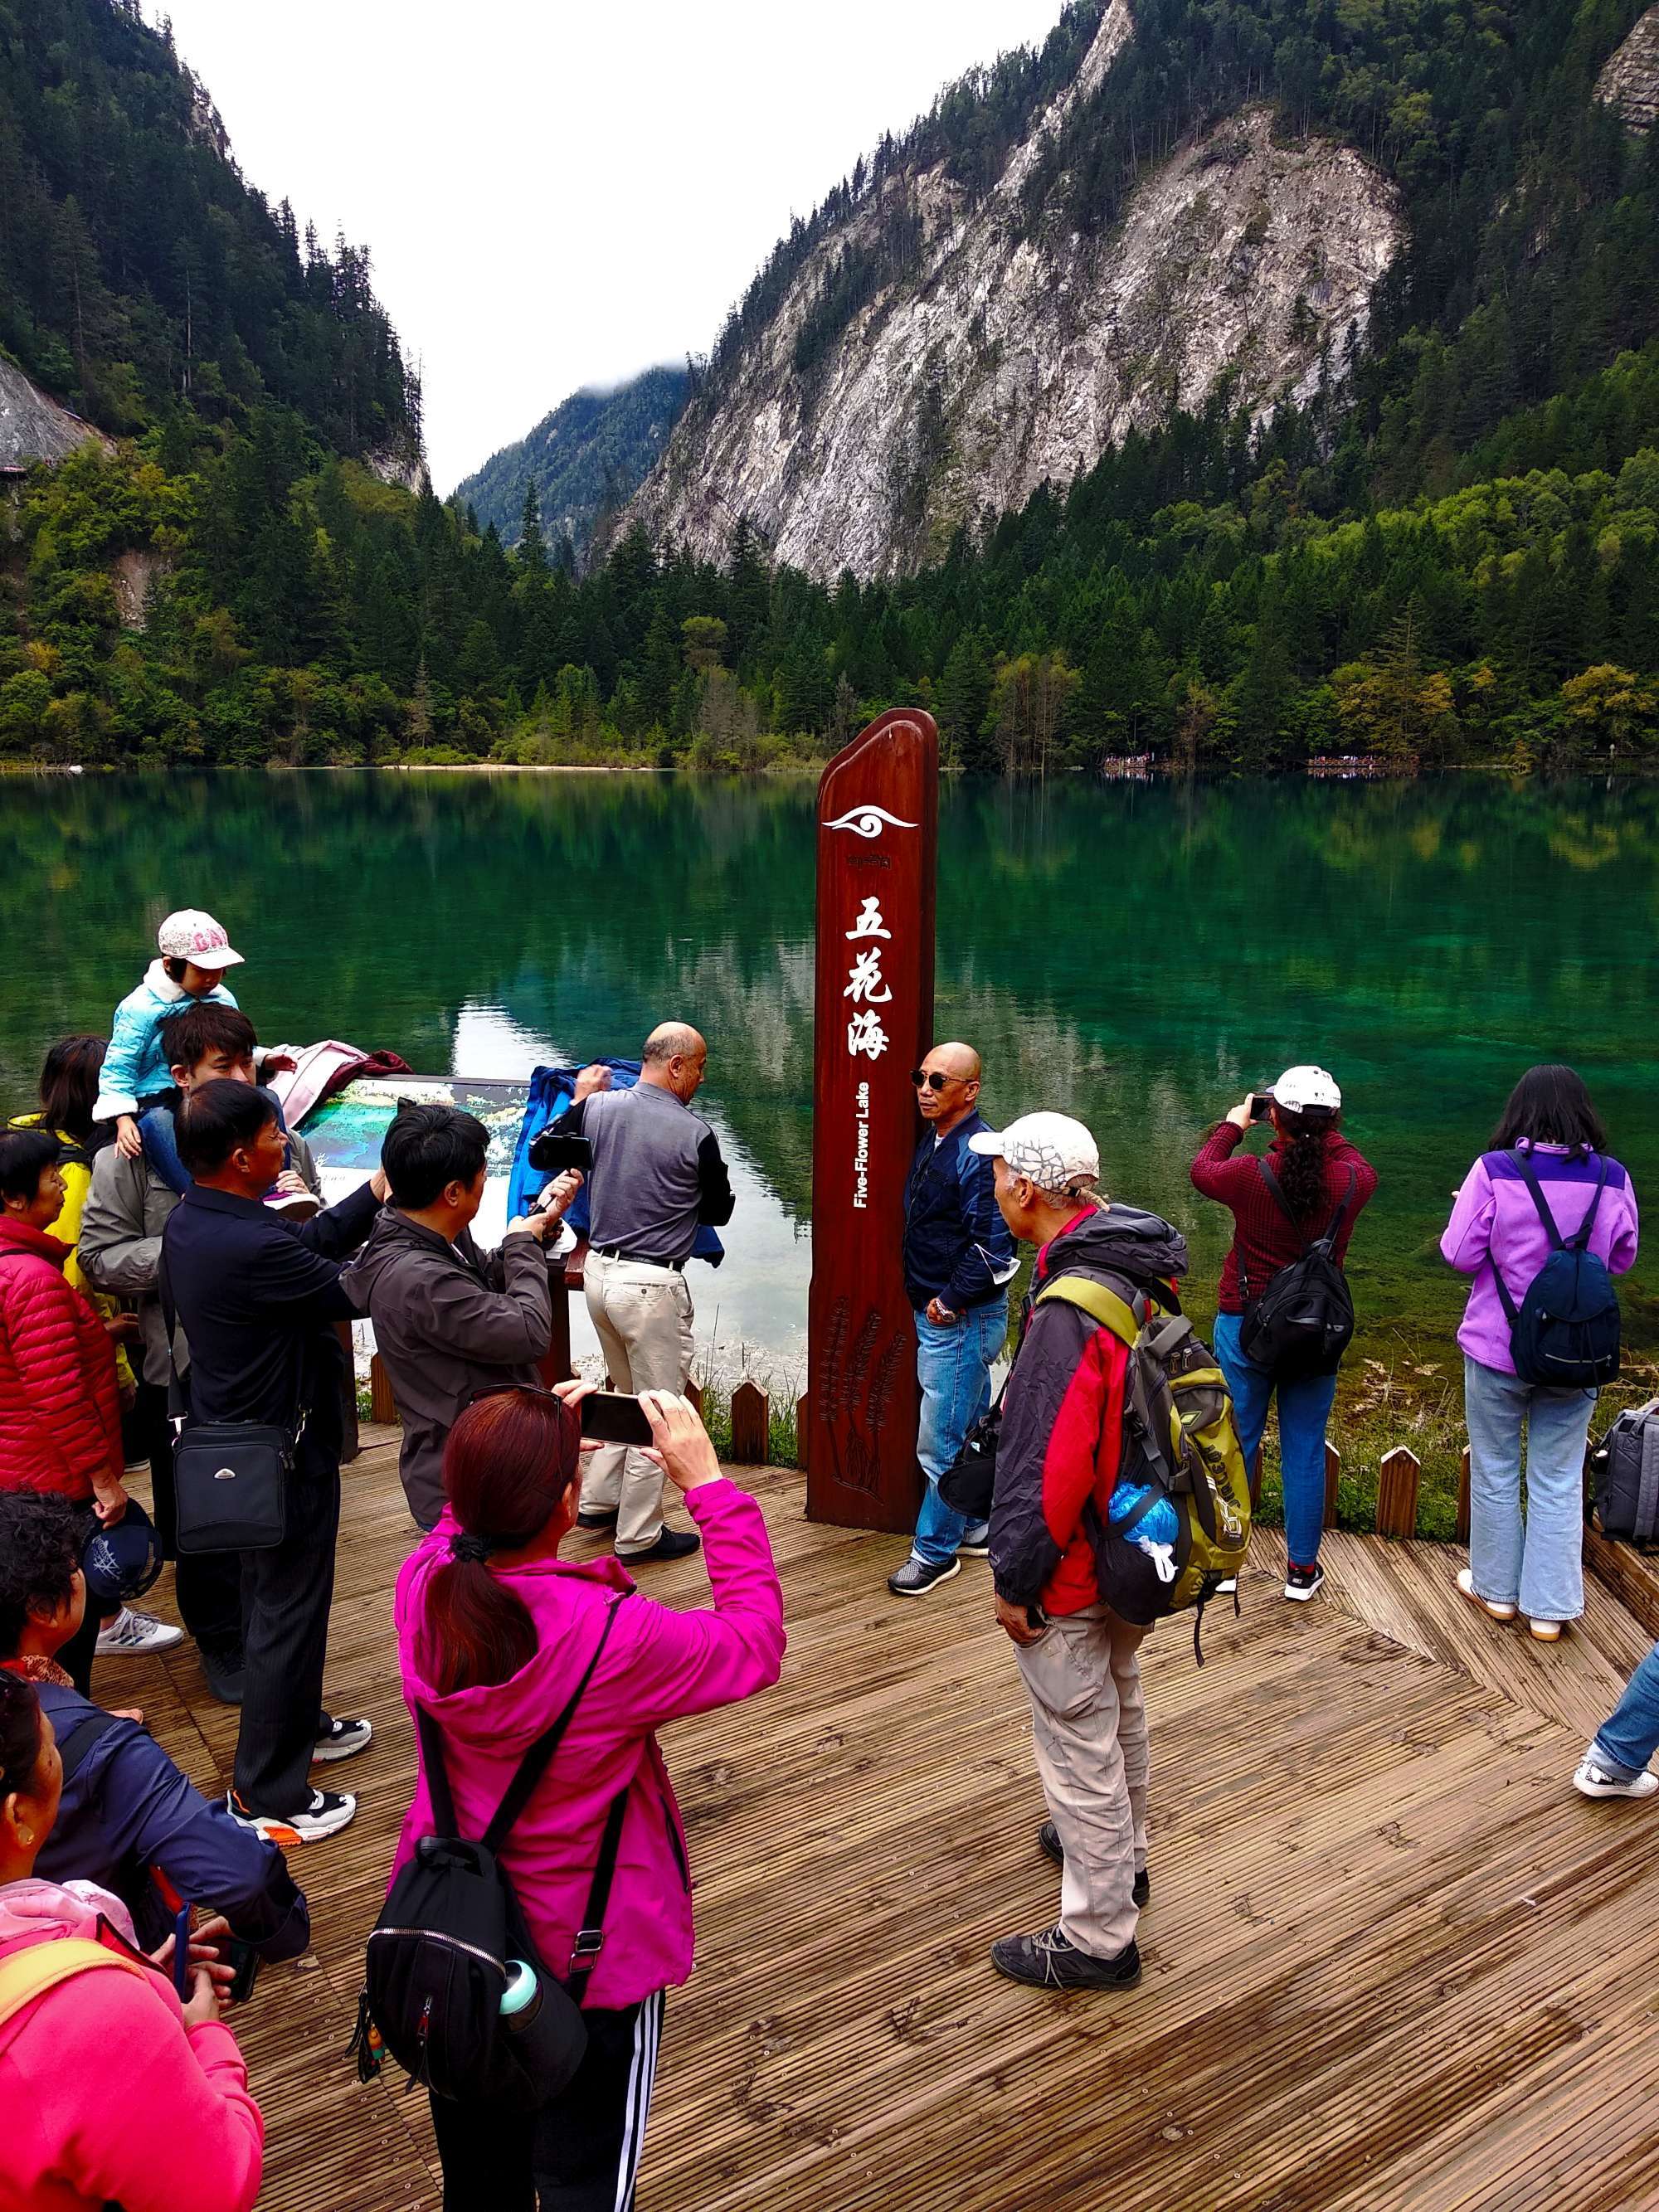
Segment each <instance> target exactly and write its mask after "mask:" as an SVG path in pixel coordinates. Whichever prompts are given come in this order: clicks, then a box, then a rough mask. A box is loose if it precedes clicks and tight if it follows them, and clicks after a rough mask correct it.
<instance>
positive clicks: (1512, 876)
mask: <svg viewBox="0 0 1659 2212" xmlns="http://www.w3.org/2000/svg"><path fill="white" fill-rule="evenodd" d="M0 852H3V854H4V855H5V860H6V865H5V867H4V871H3V884H0V915H3V921H4V927H5V942H6V946H7V951H8V955H9V958H8V980H7V983H6V987H5V991H4V998H3V1006H0V1091H3V1097H4V1103H6V1105H7V1108H8V1109H9V1110H13V1111H15V1110H16V1109H18V1108H20V1107H21V1106H24V1105H26V1104H28V1103H32V1102H33V1084H34V1079H35V1076H36V1073H37V1070H38V1067H39V1064H40V1058H41V1055H42V1054H43V1052H44V1051H45V1048H46V1045H47V1044H48V1043H49V1042H51V1041H52V1039H53V1038H54V1037H56V1036H61V1035H64V1034H66V1033H68V1032H70V1031H71V1030H100V1031H103V1032H107V1029H108V1024H109V1019H110V1015H111V1012H112V1009H113V1006H114V1005H115V1002H116V1000H117V999H118V997H120V996H121V994H123V993H124V992H125V991H126V990H128V989H129V988H131V986H132V984H133V983H135V982H136V981H137V979H138V977H139V975H140V974H141V972H142V970H143V967H144V965H145V963H146V962H147V960H148V959H149V957H150V954H151V951H152V950H153V947H154V943H155V924H156V922H157V921H159V919H160V917H161V915H162V914H164V913H165V912H167V910H168V909H169V908H173V907H177V906H185V905H200V906H205V907H208V908H210V909H211V910H212V911H213V912H214V913H216V915H218V916H219V918H220V919H221V920H222V921H224V922H225V923H226V924H227V926H228V928H229V930H230V932H231V938H232V942H233V943H234V944H235V945H237V946H238V947H239V948H240V950H242V951H245V952H246V955H247V956H248V957H247V965H246V967H245V968H244V969H241V970H240V972H239V973H238V974H237V975H236V976H235V977H234V981H233V987H234V989H235V990H236V992H237V994H238V996H239V998H240V1000H241V1002H242V1004H243V1006H245V1007H246V1010H247V1011H248V1012H250V1014H252V1017H253V1019H254V1021H255V1023H256V1024H257V1026H258V1030H259V1034H260V1036H261V1037H262V1038H263V1039H264V1040H265V1041H266V1042H274V1041H276V1040H278V1039H283V1040H288V1041H295V1042H310V1041H311V1040H313V1039H314V1038H317V1037H322V1036H337V1037H343V1038H347V1039H349V1040H351V1041H353V1042H361V1043H362V1044H363V1045H365V1046H367V1047H369V1048H374V1047H381V1046H384V1047H388V1048H392V1049H393V1050H396V1051H398V1052H399V1053H401V1054H403V1056H404V1059H405V1060H408V1061H409V1062H410V1065H411V1066H414V1067H416V1068H417V1069H419V1070H421V1071H422V1073H452V1072H453V1073H458V1074H461V1075H471V1076H511V1075H522V1074H524V1073H527V1072H528V1070H529V1069H530V1068H531V1067H532V1066H534V1065H535V1064H536V1063H537V1062H538V1061H549V1062H562V1063H571V1062H576V1061H580V1060H584V1059H587V1058H590V1057H594V1056H598V1055H600V1054H617V1055H622V1054H635V1053H637V1051H638V1048H639V1045H640V1042H641V1039H642V1038H643V1036H644V1035H645V1033H646V1031H647V1029H649V1028H650V1027H651V1025H652V1024H653V1022H655V1021H657V1020H659V1019H661V1018H664V1017H666V1016H670V1015H683V1016H684V1017H685V1018H688V1019H690V1020H692V1021H694V1022H696V1024H698V1026H699V1027H700V1028H702V1030H704V1031H705V1033H706V1034H707V1036H708V1041H709V1076H708V1084H707V1086H706V1087H705V1090H704V1091H703V1092H702V1097H701V1098H700V1100H699V1105H700V1107H702V1108H705V1109H707V1110H708V1114H709V1115H710V1118H711V1119H712V1120H713V1121H714V1123H715V1124H716V1126H717V1127H718V1128H719V1130H720V1135H721V1138H722V1140H723V1142H724V1144H725V1146H726V1150H727V1152H728V1154H729V1156H730V1157H731V1158H732V1162H733V1165H734V1179H735V1181H736V1183H737V1187H738V1194H739V1195H738V1212H737V1215H736V1217H735V1218H734V1219H733V1221H732V1225H731V1229H730V1231H728V1232H727V1237H726V1241H727V1244H728V1247H729V1252H730V1256H729V1258H728V1260H727V1261H726V1265H725V1267H723V1268H721V1269H720V1272H719V1273H718V1274H714V1275H711V1274H710V1273H709V1272H708V1270H707V1269H706V1268H704V1267H695V1268H694V1269H693V1271H692V1276H691V1279H692V1284H693V1288H694V1291H695V1295H696V1302H697V1312H698V1326H697V1338H698V1345H699V1349H700V1352H701V1353H702V1354H703V1355H704V1356H705V1357H707V1358H711V1360H712V1364H713V1366H714V1369H715V1370H717V1371H719V1372H721V1373H724V1374H726V1376H731V1375H732V1373H733V1371H734V1370H735V1369H736V1368H737V1366H738V1365H739V1364H744V1363H745V1362H746V1363H747V1364H751V1365H753V1366H755V1367H757V1368H758V1369H760V1370H763V1371H766V1372H769V1373H770V1374H771V1375H773V1376H777V1377H779V1378H781V1379H789V1380H794V1379H798V1378H799V1375H800V1373H801V1370H802V1369H803V1368H804V1353H805V1311H806V1282H807V1274H808V1270H809V1264H810V1254H809V1246H808V1237H809V1226H808V1220H807V1214H808V1208H809V1205H810V1196H811V1064H812V1055H811V1018H812V1008H811V984H812V908H813V850H812V788H811V785H810V783H808V782H806V781H786V780H778V781H768V780H754V781H732V782H726V781H709V780H700V779H694V778H691V777H684V776H682V777H676V776H669V775H659V776H638V777H635V776H603V775H502V776H482V775H368V774H365V775H350V774H339V775H278V774H270V775H265V774H261V773H258V772H246V773H240V774H239V773H234V772H222V773H217V774H213V775H182V774H175V775H171V776H169V777H167V778H165V779H163V778H161V777H160V776H156V777H137V776H133V777H125V778H114V777H108V778H102V777H88V778H86V779H84V780H70V779H66V778H58V777H41V778H30V777H21V776H19V777H8V778H5V779H3V780H0ZM1656 921H1659V787H1656V786H1654V785H1650V784H1646V783H1634V782H1619V783H1613V784H1602V783H1592V782H1572V783H1559V784H1544V783H1541V782H1537V781H1516V782H1511V781H1504V780H1502V779H1498V778H1486V777H1474V776H1459V777H1445V778H1439V779H1432V780H1426V781H1419V782H1413V783H1403V782H1401V783H1383V784H1340V783H1321V782H1314V781H1301V780H1282V781H1260V782H1241V783H1226V784H1209V785H1203V784H1200V785H1181V784H1175V783H1170V782H1158V783H1153V784H1147V785H1137V784H1110V785H1099V784H1094V783H1085V782H1084V781H1080V780H1078V779H1074V778H1067V779H1065V780H1063V781H1057V782H1054V783H1051V784H1049V785H1048V787H1046V788H1041V789H1039V788H1036V787H1030V786H1012V785H1007V786H1005V785H996V784H987V785H963V784H954V785H947V787H946V789H945V793H944V796H943V800H942V804H941V809H940V853H939V988H938V1001H939V1030H940V1033H941V1035H956V1036H963V1037H965V1038H967V1039H968V1040H969V1042H972V1043H974V1044H975V1045H976V1046H977V1047H978V1048H980V1050H981V1052H982V1053H983V1054H984V1057H985V1061H986V1066H987V1081H986V1087H985V1096H984V1109H985V1111H986V1113H987V1116H988V1117H990V1118H991V1119H992V1120H993V1121H996V1120H997V1119H999V1118H1000V1117H1005V1116H1007V1115H1012V1114H1015V1113H1018V1112H1020V1111H1022V1110H1024V1109H1030V1108H1033V1107H1037V1106H1049V1107H1056V1108H1060V1109H1064V1110H1066V1111H1067V1112H1070V1113H1073V1114H1076V1115H1079V1117H1080V1118H1082V1119H1083V1120H1084V1121H1087V1122H1088V1123H1089V1125H1090V1126H1091V1128H1092V1129H1093V1130H1094V1132H1095V1134H1096V1136H1097V1139H1098V1141H1099V1145H1100V1149H1101V1155H1102V1158H1103V1162H1104V1164H1105V1173H1106V1180H1107V1183H1108V1186H1109V1188H1110V1189H1111V1190H1112V1191H1113V1192H1115V1193H1117V1194H1121V1195H1122V1196H1124V1197H1126V1198H1133V1199H1134V1200H1137V1201H1139V1203H1142V1204H1144V1205H1147V1206H1152V1207H1154V1208H1156V1209H1157V1210H1158V1211H1159V1212H1164V1213H1167V1214H1169V1215H1170V1216H1171V1217H1172V1218H1174V1219H1176V1221H1177V1222H1179V1223H1180V1224H1181V1225H1182V1227H1183V1228H1184V1229H1185V1230H1186V1231H1187V1233H1188V1237H1189V1239H1190V1241H1191V1243H1192V1247H1193V1259H1194V1285H1195V1290H1196V1292H1197V1295H1196V1296H1195V1297H1194V1305H1195V1307H1197V1308H1198V1309H1199V1310H1203V1308H1204V1307H1205V1305H1206V1302H1207V1301H1208V1300H1209V1298H1210V1297H1212V1287H1213V1283H1214V1279H1215V1276H1216V1273H1217V1271H1218V1267H1219V1263H1220V1260H1221V1255H1222V1253H1223V1251H1224V1250H1225V1244H1226V1241H1227V1234H1228V1218H1227V1217H1226V1216H1225V1214H1223V1213H1222V1212H1220V1211H1219V1210H1218V1208H1216V1207H1213V1206H1209V1205H1206V1203H1205V1202H1203V1201H1202V1200H1200V1199H1199V1198H1198V1197H1197V1195H1196V1194H1195V1193H1194V1191H1193V1190H1192V1188H1191V1187H1190V1185H1189V1184H1188V1180H1187V1169H1188V1162H1189V1160H1190V1158H1191V1156H1192V1153H1193V1151H1194V1147H1195V1146H1196V1145H1197V1143H1198V1141H1199V1138H1200V1133H1201V1132H1202V1131H1203V1129H1204V1127H1205V1126H1206V1123H1207V1122H1209V1121H1212V1120H1213V1119H1214V1118H1215V1117H1216V1116H1218V1115H1220V1114H1221V1113H1223V1112H1225V1110H1226V1109H1227V1108H1228V1107H1230V1106H1231V1105H1232V1104H1233V1103H1235V1101H1236V1100H1237V1098H1238V1097H1240V1096H1241V1094H1242V1093H1243V1091H1246V1090H1247V1089H1249V1088H1250V1087H1251V1086H1253V1085H1255V1084H1257V1083H1260V1082H1261V1081H1264V1080H1271V1079H1272V1078H1273V1077H1274V1076H1275V1075H1277V1074H1278V1073H1279V1071H1280V1070H1281V1068H1283V1067H1284V1066H1286V1065H1288V1064H1289V1063H1290V1062H1291V1061H1294V1060H1318V1061H1321V1062H1322V1063H1323V1064H1324V1065H1326V1066H1328V1067H1330V1068H1331V1069H1332V1071H1333V1072H1334V1074H1335V1075H1336V1077H1337V1079H1338V1080H1339V1081H1340V1083H1341V1085H1342V1086H1343V1090H1344V1092H1345V1094H1346V1100H1347V1109H1348V1111H1347V1121H1348V1127H1349V1129H1350V1131H1351V1133H1352V1136H1353V1137H1354V1139H1355V1140H1356V1141H1357V1142H1358V1145H1359V1146H1361V1148H1362V1149H1363V1150H1364V1152H1366V1153H1368V1154H1369V1155H1370V1158H1372V1159H1373V1160H1374V1161H1375V1163H1376V1166H1377V1168H1378V1170H1379V1172H1380V1175H1381V1177H1382V1185H1381V1189H1380V1191H1379V1194H1378V1196H1377V1198H1376V1201H1375V1203H1374V1205H1373V1206H1372V1207H1371V1209H1370V1212H1369V1213H1368V1214H1367V1216H1366V1218H1365V1221H1364V1226H1363V1228H1362V1230H1361V1231H1360V1234H1359V1236H1358V1238H1357V1239H1356V1241H1355V1244H1354V1247H1353V1251H1352V1261H1351V1267H1352V1276H1353V1279H1354V1285H1355V1291H1356V1297H1357V1298H1358V1304H1359V1307H1360V1312H1361V1322H1362V1329H1363V1332H1364V1339H1365V1343H1364V1350H1365V1351H1366V1352H1368V1353H1369V1354H1370V1355H1371V1356H1375V1357H1378V1358H1385V1359H1389V1360H1390V1361H1392V1360H1393V1359H1395V1358H1401V1359H1402V1360H1412V1359H1415V1358H1419V1357H1423V1356H1430V1357H1433V1358H1443V1357H1445V1355H1446V1354H1447V1353H1448V1352H1449V1349H1450V1333H1451V1330H1452V1328H1453V1327H1454V1325H1455V1318H1456V1315H1457V1313H1458V1310H1459V1308H1460V1304H1461V1296H1462V1293H1461V1289H1460V1286H1459V1285H1458V1284H1457V1283H1456V1282H1455V1281H1454V1280H1453V1279H1452V1278H1451V1277H1450V1276H1449V1273H1448V1272H1447V1271H1446V1270H1445V1269H1444V1268H1443V1267H1442V1266H1441V1265H1440V1263H1439V1261H1438V1259H1437V1255H1436V1240H1437V1237H1438V1234H1439V1231H1440V1230H1441V1228H1442V1226H1443V1222H1444V1219H1445V1215H1446V1212H1447V1209H1448V1206H1449V1202H1450V1194H1451V1190H1452V1187H1453V1185H1454V1184H1455V1182H1457V1181H1458V1179H1459V1178H1460V1176H1462V1172H1463V1170H1464V1168H1465V1166H1466V1164H1467V1163H1468V1159H1469V1158H1470V1157H1471V1156H1472V1155H1473V1154H1474V1153H1475V1152H1478V1151H1479V1150H1480V1148H1481V1146H1482V1144H1483V1142H1484V1140H1485V1139H1486V1135H1487V1133H1489V1131H1490V1130H1491V1127H1492V1123H1493V1121H1494V1120H1495V1118H1496V1115H1497V1113H1498V1108H1499V1106H1500V1104H1501V1103H1502V1100H1503V1098H1504V1094H1505V1092H1506V1091H1507V1090H1508V1088H1509V1086H1510V1084H1511V1083H1512V1082H1513V1080H1514V1079H1515V1078H1516V1075H1517V1074H1519V1073H1521V1071H1522V1069H1524V1068H1525V1067H1527V1066H1528V1065H1530V1064H1531V1063H1532V1062H1533V1061H1534V1060H1550V1059H1558V1058H1559V1059H1566V1060H1571V1061H1572V1062H1573V1063H1574V1064H1575V1065H1576V1066H1577V1067H1578V1068H1579V1069H1580V1070H1581V1071H1582V1072H1583V1074H1584V1075H1585V1077H1586V1078H1587V1079H1588V1080H1589V1083H1590V1085H1591V1086H1592V1088H1593V1090H1594V1091H1595V1095H1596V1097H1597V1099H1598V1101H1599V1102H1600V1103H1601V1107H1602V1109H1603V1111H1604V1113H1605V1115H1606V1117H1607V1122H1608V1125H1609V1127H1610V1129H1611V1131H1612V1133H1613V1143H1614V1145H1615V1146H1616V1148H1617V1150H1618V1152H1620V1155H1621V1157H1622V1158H1624V1159H1625V1160H1626V1162H1627V1163H1628V1164H1629V1165H1630V1167H1631V1169H1632V1173H1633V1174H1634V1176H1635V1178H1636V1182H1637V1186H1638V1190H1642V1191H1646V1190H1650V1189H1652V1188H1654V1187H1655V1182H1656V1176H1659V1043H1656V1038H1655V1025H1654V1009H1655V1003H1656V993H1655V982H1656V964H1659V953H1656V944H1659V933H1656ZM1645 1273H1646V1271H1645V1270H1639V1271H1638V1277H1637V1279H1636V1281H1635V1283H1634V1284H1633V1285H1632V1289H1631V1294H1630V1295H1629V1296H1628V1297H1626V1317H1627V1323H1628V1327H1629V1332H1630V1335H1631V1338H1632V1341H1633V1342H1634V1343H1636V1344H1638V1345H1639V1346H1649V1347H1650V1346H1653V1345H1655V1344H1656V1343H1659V1305H1656V1303H1655V1301H1654V1299H1653V1298H1652V1297H1650V1296H1648V1295H1645V1294H1644V1291H1643V1288H1642V1278H1643V1275H1644V1274H1645Z"/></svg>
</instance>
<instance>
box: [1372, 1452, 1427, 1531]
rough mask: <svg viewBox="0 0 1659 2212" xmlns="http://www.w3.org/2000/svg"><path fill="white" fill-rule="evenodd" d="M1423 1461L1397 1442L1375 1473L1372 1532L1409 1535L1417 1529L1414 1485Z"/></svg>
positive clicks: (1416, 1482) (1416, 1483)
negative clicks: (1374, 1506)
mask: <svg viewBox="0 0 1659 2212" xmlns="http://www.w3.org/2000/svg"><path fill="white" fill-rule="evenodd" d="M1422 1472H1423V1463H1422V1462H1421V1461H1420V1460H1419V1458H1418V1456H1417V1454H1416V1453H1415V1452H1414V1451H1411V1450H1409V1449H1407V1447H1406V1445H1404V1444H1397V1445H1396V1446H1395V1449H1393V1450H1392V1451H1391V1452H1390V1453H1389V1455H1388V1457H1387V1458H1386V1459H1385V1460H1384V1461H1383V1464H1382V1466H1381V1467H1380V1468H1378V1469H1377V1472H1376V1533H1377V1534H1378V1535H1379V1536H1411V1535H1414V1534H1416V1532H1417V1485H1418V1480H1419V1476H1420V1475H1421V1474H1422Z"/></svg>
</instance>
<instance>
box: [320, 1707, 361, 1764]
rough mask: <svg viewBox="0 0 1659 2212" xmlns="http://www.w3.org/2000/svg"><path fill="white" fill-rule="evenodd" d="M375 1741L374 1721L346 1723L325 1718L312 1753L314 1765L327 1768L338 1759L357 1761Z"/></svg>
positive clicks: (332, 1718)
mask: <svg viewBox="0 0 1659 2212" xmlns="http://www.w3.org/2000/svg"><path fill="white" fill-rule="evenodd" d="M373 1742H374V1722H373V1721H345V1720H339V1719H336V1718H334V1717H328V1718H325V1720H324V1722H323V1725H322V1726H321V1728H319V1729H318V1731H317V1742H316V1746H315V1747H314V1749H313V1752H312V1754H311V1756H312V1760H313V1764H317V1763H319V1762H320V1764H322V1765H325V1766H326V1765H328V1764H329V1763H330V1761H331V1760H333V1759H355V1758H356V1756H357V1753H359V1752H360V1751H367V1750H368V1747H369V1746H370V1744H371V1743H373Z"/></svg>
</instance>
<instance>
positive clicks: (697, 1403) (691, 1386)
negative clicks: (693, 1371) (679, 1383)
mask: <svg viewBox="0 0 1659 2212" xmlns="http://www.w3.org/2000/svg"><path fill="white" fill-rule="evenodd" d="M610 1388H611V1377H610V1376H608V1375H607V1376H605V1389H607V1390H608V1389H610ZM684 1395H685V1400H686V1403H687V1404H688V1405H690V1406H691V1407H695V1408H696V1415H697V1419H699V1420H701V1419H702V1383H690V1382H688V1383H687V1384H686V1386H685V1392H684Z"/></svg>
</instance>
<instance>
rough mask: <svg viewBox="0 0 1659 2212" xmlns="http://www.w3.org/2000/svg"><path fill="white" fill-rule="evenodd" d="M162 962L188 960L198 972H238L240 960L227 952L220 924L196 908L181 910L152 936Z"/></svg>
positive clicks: (222, 925)
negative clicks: (210, 970)
mask: <svg viewBox="0 0 1659 2212" xmlns="http://www.w3.org/2000/svg"><path fill="white" fill-rule="evenodd" d="M155 943H156V947H157V950H158V951H160V953H161V957H162V959H163V960H189V961H191V962H193V963H194V964H195V965H196V966H197V968H240V966H241V965H242V956H241V954H240V952H233V951H231V949H230V939H229V938H228V937H227V936H226V934H225V927H224V924H223V923H222V922H219V921H215V920H214V919H213V916H212V915H210V914H204V913H203V912H202V910H201V908H199V907H194V906H181V907H180V908H179V911H178V913H177V914H170V915H168V916H167V920H166V921H164V922H163V923H162V924H161V927H160V929H158V930H157V931H156V933H155Z"/></svg>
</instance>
